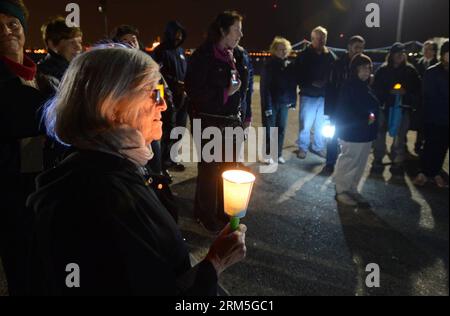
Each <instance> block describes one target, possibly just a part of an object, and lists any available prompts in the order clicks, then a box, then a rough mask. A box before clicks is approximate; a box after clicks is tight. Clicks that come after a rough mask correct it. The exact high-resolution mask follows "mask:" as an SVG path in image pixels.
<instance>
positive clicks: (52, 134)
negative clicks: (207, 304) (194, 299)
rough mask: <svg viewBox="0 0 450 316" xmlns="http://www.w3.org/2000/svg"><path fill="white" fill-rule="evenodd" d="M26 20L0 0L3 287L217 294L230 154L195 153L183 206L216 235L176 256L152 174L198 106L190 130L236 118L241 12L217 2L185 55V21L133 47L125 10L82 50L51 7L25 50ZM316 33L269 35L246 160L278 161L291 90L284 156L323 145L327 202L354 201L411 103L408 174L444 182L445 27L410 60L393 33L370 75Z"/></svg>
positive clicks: (171, 221)
mask: <svg viewBox="0 0 450 316" xmlns="http://www.w3.org/2000/svg"><path fill="white" fill-rule="evenodd" d="M27 21H28V11H27V9H26V7H25V5H24V3H23V1H22V0H0V98H1V106H0V129H1V133H0V135H1V140H0V174H1V177H0V198H1V201H2V202H1V203H2V204H1V211H0V257H1V260H2V264H3V266H4V269H5V272H6V276H7V281H8V286H9V293H10V294H11V295H27V294H33V295H83V294H84V295H99V294H101V295H105V294H112V295H119V294H124V295H217V284H218V277H219V276H220V274H221V273H222V272H223V271H224V270H225V269H227V268H228V267H230V266H232V265H234V264H235V263H237V262H239V261H241V260H242V259H243V258H244V257H245V255H246V246H245V235H246V231H247V228H246V226H245V225H240V227H239V229H238V230H236V231H232V229H231V227H230V226H229V225H228V224H227V222H228V219H227V218H226V217H225V215H224V202H223V188H222V181H221V175H222V173H223V172H224V171H226V170H228V169H230V168H236V167H237V168H245V167H244V166H242V165H240V164H239V163H238V161H237V160H238V159H236V161H234V162H224V161H225V159H222V161H220V162H219V161H217V162H209V161H204V160H201V162H200V163H199V164H198V178H197V190H196V195H195V205H194V215H195V218H196V219H197V220H198V221H199V223H200V224H201V225H202V226H203V227H204V228H206V229H207V230H208V231H210V232H212V233H214V234H215V236H216V237H215V238H216V239H215V241H214V243H213V244H212V246H211V248H210V250H209V253H208V255H207V256H206V258H205V259H204V260H203V261H201V262H200V263H199V264H198V265H197V266H194V267H192V266H191V263H190V258H189V253H188V250H187V247H186V245H185V244H184V241H183V238H182V236H181V233H180V231H179V228H178V227H177V210H176V208H177V206H176V205H175V204H176V203H174V202H173V200H172V199H171V198H172V196H171V192H170V187H169V186H168V184H169V183H170V181H171V175H170V173H169V172H172V171H174V172H183V171H184V170H185V167H184V166H183V165H182V164H181V163H180V162H179V161H178V159H176V157H174V155H172V153H173V152H175V153H177V152H178V150H177V147H176V146H178V144H177V143H178V140H177V139H172V138H171V137H170V133H171V131H172V129H173V128H176V127H186V126H187V123H188V119H189V118H190V119H200V120H201V122H202V129H203V130H205V129H207V128H208V127H216V128H219V129H220V130H221V131H222V132H223V131H224V129H225V128H228V127H242V128H244V129H245V128H247V127H249V126H250V125H251V123H252V119H253V113H252V107H251V105H252V94H253V77H254V70H253V65H252V61H251V58H250V57H249V54H248V52H247V51H246V50H245V49H244V48H243V47H241V46H239V44H240V41H241V39H242V37H243V35H244V34H243V23H244V19H243V17H242V16H241V15H240V14H239V13H237V12H234V11H226V12H223V13H220V14H219V15H218V16H217V17H216V19H215V20H214V21H213V22H212V23H211V24H210V26H209V29H208V35H207V37H206V39H205V41H204V43H203V44H202V45H200V46H199V48H198V49H196V50H195V52H194V53H193V55H192V56H190V58H188V57H187V56H186V54H185V51H184V49H183V48H182V46H183V43H184V42H185V40H186V38H187V31H186V30H185V29H184V28H183V26H182V25H181V24H180V23H179V22H176V21H172V22H169V23H168V24H167V27H166V30H165V33H164V38H163V41H162V43H161V45H160V46H158V47H157V48H156V49H155V50H154V51H153V52H152V53H151V54H147V53H146V52H145V51H144V50H143V46H142V44H141V41H140V33H139V30H138V29H137V28H136V27H134V26H131V25H121V26H119V27H117V28H116V29H115V30H114V32H113V34H112V35H111V37H110V39H108V40H106V41H102V42H101V44H100V45H98V46H96V47H93V48H92V49H90V50H89V51H88V52H83V46H82V43H83V32H82V30H81V29H80V28H69V27H67V25H66V23H65V19H64V18H55V19H52V20H50V21H49V22H48V23H46V24H45V25H44V26H43V27H42V29H41V31H42V36H43V42H44V43H45V46H46V48H47V50H48V55H47V56H46V57H45V58H43V59H42V60H41V61H40V62H38V63H37V64H35V63H34V62H33V61H32V60H31V59H30V57H29V56H27V55H26V54H25V53H24V47H25V44H26V34H27V31H28V23H27ZM327 36H328V31H327V30H326V29H325V28H323V27H317V28H315V29H314V30H313V31H312V36H311V44H310V45H308V46H307V47H306V48H305V49H304V50H303V51H301V52H300V53H299V54H298V56H297V57H296V58H294V59H293V58H290V57H291V53H292V46H291V44H290V42H289V41H288V40H287V39H285V38H282V37H276V38H275V39H274V41H273V43H272V45H271V46H270V52H271V54H272V57H270V58H269V59H268V60H267V61H266V62H265V65H264V68H263V71H262V74H261V86H260V87H261V88H260V91H261V113H262V116H263V117H262V120H263V124H264V126H265V127H266V128H267V130H268V132H267V144H269V143H270V141H271V137H272V135H271V133H270V132H269V129H270V128H271V127H275V128H278V130H279V133H278V139H276V140H275V141H277V142H278V155H277V156H276V157H270V154H271V153H270V150H269V148H270V146H269V145H267V151H266V154H267V157H269V158H266V159H264V160H263V161H262V162H263V163H265V164H272V163H280V164H285V163H286V160H285V158H284V157H283V144H284V139H285V135H286V130H287V127H288V126H287V119H288V113H289V109H295V108H296V107H297V103H298V91H300V118H299V119H300V126H301V130H300V132H299V137H298V142H297V144H298V151H297V157H298V158H299V159H305V158H306V157H307V155H308V153H309V152H311V153H313V154H316V155H318V156H320V157H322V158H324V159H326V161H327V163H326V166H327V169H329V171H330V172H335V178H336V192H337V195H336V198H337V200H338V202H340V203H344V204H347V205H357V204H358V203H365V200H364V198H363V197H362V196H361V195H360V194H359V193H358V190H357V188H358V184H359V182H360V180H361V177H362V175H363V172H364V170H365V168H366V166H367V162H368V158H369V155H370V153H371V150H372V148H373V149H374V155H375V162H374V165H373V169H374V170H375V171H376V170H378V171H381V169H382V167H384V165H383V161H384V159H385V155H386V154H387V148H386V134H387V133H388V132H389V133H390V134H391V136H393V137H394V138H395V140H394V144H393V147H392V149H391V151H390V152H391V159H392V162H393V163H394V164H393V168H392V169H393V172H400V171H401V169H402V167H403V164H404V162H405V159H406V144H405V142H406V136H407V132H408V131H409V129H410V122H411V120H412V116H413V115H412V113H413V112H414V113H416V112H420V113H421V114H420V118H423V119H422V120H420V119H419V121H420V123H419V127H418V128H417V129H418V130H419V133H418V134H419V136H418V140H417V144H416V150H417V152H418V153H420V154H421V158H422V170H421V172H420V173H419V175H418V177H417V179H416V181H415V183H416V184H417V185H425V184H426V183H427V182H428V180H429V179H434V181H435V182H436V183H437V184H438V185H439V186H445V185H446V184H445V181H444V179H443V178H442V177H441V176H440V171H441V168H442V165H443V162H444V159H445V155H446V153H447V150H448V107H449V99H448V65H449V64H448V62H449V61H448V57H449V49H448V42H446V43H445V44H444V45H442V47H441V48H440V58H438V57H437V55H438V50H439V49H438V47H437V44H436V43H434V42H431V41H429V42H427V43H425V47H424V57H423V58H422V59H421V60H419V61H418V63H417V70H416V68H415V67H414V66H413V65H411V64H410V63H408V61H407V56H406V54H405V47H404V46H403V45H402V44H400V43H396V44H394V45H393V47H392V49H391V51H390V53H389V55H388V58H387V62H386V63H385V64H384V65H383V66H382V67H381V68H380V69H379V70H378V71H377V72H376V74H375V75H373V63H372V60H371V59H370V58H369V57H368V56H366V55H364V53H363V52H364V48H365V44H366V41H365V40H364V38H362V37H361V36H354V37H352V38H351V39H350V42H349V46H348V53H347V54H345V55H344V56H342V57H341V58H337V56H336V55H335V53H333V51H332V50H330V49H329V48H328V47H327ZM422 86H423V90H422ZM422 91H423V93H422ZM393 116H396V119H395V120H394V119H393V118H392V117H393ZM417 116H418V115H417ZM416 119H417V118H416ZM392 121H394V123H392ZM327 122H332V123H333V124H334V125H335V126H336V134H335V136H333V137H332V138H331V139H330V140H328V141H327V140H326V139H324V137H323V135H322V134H321V131H322V129H323V128H324V126H325V124H326V123H327ZM235 142H237V140H235ZM205 144H206V142H205V143H202V144H200V147H201V148H202V147H203V146H205ZM223 146H225V144H224V145H223ZM221 152H222V154H225V153H224V151H221ZM175 156H176V155H175ZM71 263H76V264H78V265H79V266H80V270H81V273H83V284H82V286H81V287H75V288H71V287H68V286H67V284H66V277H67V271H66V266H67V265H68V264H71Z"/></svg>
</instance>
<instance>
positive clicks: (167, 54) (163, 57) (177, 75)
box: [152, 22, 187, 96]
mask: <svg viewBox="0 0 450 316" xmlns="http://www.w3.org/2000/svg"><path fill="white" fill-rule="evenodd" d="M178 31H181V33H182V34H183V40H182V41H181V42H180V43H178V44H176V41H175V35H176V33H177V32H178ZM185 40H186V31H185V29H184V28H183V27H182V26H181V25H180V24H179V23H178V22H170V23H168V24H167V27H166V30H165V32H164V39H163V42H162V43H161V45H159V46H158V47H157V48H156V49H155V51H154V52H153V53H152V57H153V58H154V60H155V61H156V62H157V63H158V64H159V65H160V66H161V74H162V75H163V77H164V79H165V80H166V81H167V84H168V85H169V89H170V90H171V91H172V93H173V94H174V96H177V95H178V94H180V93H182V92H184V88H183V87H180V86H179V82H180V81H181V82H184V80H185V77H186V71H187V60H186V55H185V52H184V49H183V48H182V47H181V45H183V43H184V41H185ZM180 90H181V91H180Z"/></svg>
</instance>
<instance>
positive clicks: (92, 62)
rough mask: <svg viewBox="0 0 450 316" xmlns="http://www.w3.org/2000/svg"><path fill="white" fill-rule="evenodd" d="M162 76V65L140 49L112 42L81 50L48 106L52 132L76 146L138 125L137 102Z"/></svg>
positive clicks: (49, 130) (45, 116)
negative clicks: (114, 130)
mask: <svg viewBox="0 0 450 316" xmlns="http://www.w3.org/2000/svg"><path fill="white" fill-rule="evenodd" d="M160 80H161V75H160V72H159V66H158V64H157V63H156V62H155V61H154V60H153V59H152V58H151V57H150V56H148V55H147V54H145V53H144V52H141V51H138V50H131V49H127V48H123V47H117V46H114V47H100V48H96V49H93V50H91V51H89V52H86V53H84V54H81V55H79V56H78V57H76V58H75V59H74V60H73V61H72V63H71V64H70V66H69V69H68V70H67V72H66V74H65V75H64V77H63V79H62V82H61V84H60V87H59V90H58V92H57V94H56V96H55V97H54V98H53V99H52V100H50V101H49V102H48V103H47V105H46V109H45V112H44V120H45V124H46V127H47V131H48V134H49V135H50V136H53V137H55V138H56V139H58V140H59V141H61V142H62V143H65V144H70V145H73V144H75V143H77V142H84V141H90V140H92V139H94V138H96V136H98V135H100V134H102V133H105V132H108V131H110V130H112V129H115V128H116V127H117V126H120V125H123V124H126V125H129V126H131V127H134V128H138V127H139V126H140V119H141V117H142V115H140V114H141V113H142V111H143V110H144V109H141V108H138V106H137V105H138V104H142V102H133V101H136V100H137V98H145V97H147V98H148V97H149V93H148V91H152V90H153V89H155V88H156V86H157V85H158V83H159V81H160ZM145 91H147V93H143V92H145Z"/></svg>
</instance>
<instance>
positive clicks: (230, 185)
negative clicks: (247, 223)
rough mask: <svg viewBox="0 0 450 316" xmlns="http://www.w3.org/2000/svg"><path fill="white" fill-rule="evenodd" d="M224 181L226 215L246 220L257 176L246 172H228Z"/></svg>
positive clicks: (224, 175) (224, 176)
mask: <svg viewBox="0 0 450 316" xmlns="http://www.w3.org/2000/svg"><path fill="white" fill-rule="evenodd" d="M223 180H224V181H223V191H224V209H225V213H226V214H227V215H228V216H230V217H237V218H244V217H245V215H246V213H247V208H248V203H249V201H250V196H251V192H252V189H253V183H254V182H255V176H254V175H252V174H251V173H248V172H245V171H227V172H225V173H224V174H223Z"/></svg>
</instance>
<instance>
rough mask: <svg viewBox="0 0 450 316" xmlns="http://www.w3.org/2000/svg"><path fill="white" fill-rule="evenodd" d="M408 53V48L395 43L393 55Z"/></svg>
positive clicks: (392, 48)
mask: <svg viewBox="0 0 450 316" xmlns="http://www.w3.org/2000/svg"><path fill="white" fill-rule="evenodd" d="M405 52H406V46H405V45H403V44H402V43H398V42H397V43H395V44H394V45H392V47H391V51H390V53H391V54H396V53H405Z"/></svg>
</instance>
